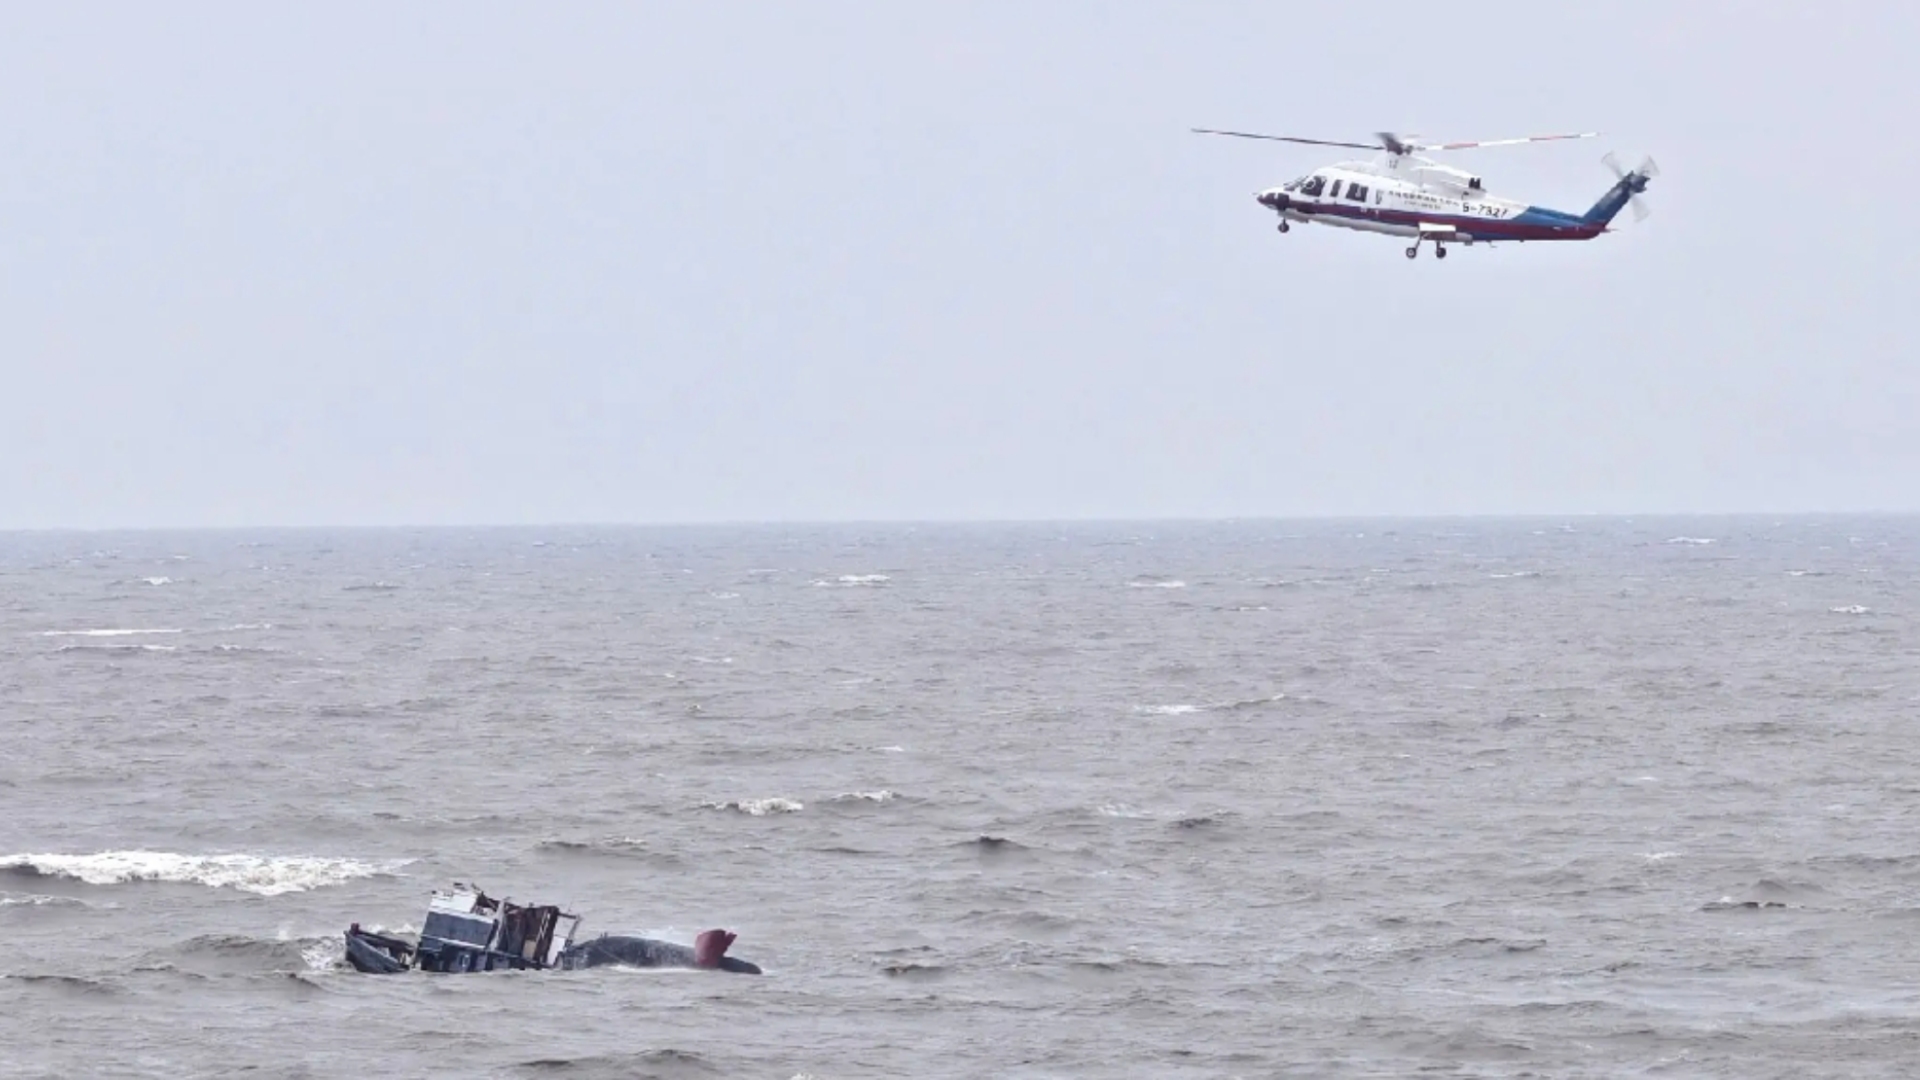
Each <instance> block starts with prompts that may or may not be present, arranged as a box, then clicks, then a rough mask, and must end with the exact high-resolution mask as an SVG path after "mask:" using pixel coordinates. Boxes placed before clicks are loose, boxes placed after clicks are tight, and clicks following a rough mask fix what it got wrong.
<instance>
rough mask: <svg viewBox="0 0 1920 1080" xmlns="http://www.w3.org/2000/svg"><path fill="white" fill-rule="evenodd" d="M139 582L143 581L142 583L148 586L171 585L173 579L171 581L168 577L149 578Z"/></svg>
mask: <svg viewBox="0 0 1920 1080" xmlns="http://www.w3.org/2000/svg"><path fill="white" fill-rule="evenodd" d="M140 580H141V581H144V582H146V583H147V584H149V585H171V584H173V579H172V578H170V577H149V578H141V579H140Z"/></svg>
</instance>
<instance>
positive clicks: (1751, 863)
mask: <svg viewBox="0 0 1920 1080" xmlns="http://www.w3.org/2000/svg"><path fill="white" fill-rule="evenodd" d="M1917 598H1920V522H1917V521H1914V520H1911V519H1891V518H1882V519H1810V518H1794V519H1786V520H1773V519H1751V520H1737V519H1712V520H1704V521H1703V520H1693V521H1657V520H1634V521H1628V520H1595V519H1578V520H1574V521H1571V522H1566V523H1562V522H1557V521H1555V522H1538V521H1531V522H1481V521H1441V522H1378V521H1375V522H1355V523H1333V522H1317V523H1238V524H1212V525H1197V524H1196V525H1161V524H1152V525H1098V526H1096V525H1073V526H1039V525H1034V526H1004V527H987V526H980V527H960V526H942V527H922V528H908V527H869V528H860V527H845V528H771V527H769V528H752V529H657V530H645V529H577V528H574V529H548V530H479V531H474V530H433V531H403V530H387V531H335V532H329V531H286V532H257V533H253V532H207V533H132V534H12V535H0V807H4V813H0V936H4V938H5V939H6V942H7V947H6V948H5V949H4V950H0V1077H42V1076H45V1077H72V1076H104V1077H123V1076H124V1077H177V1076H228V1075H236V1076H237V1075H246V1076H305V1077H362V1076H365V1075H369V1074H370V1073H373V1072H375V1071H376V1070H377V1072H378V1074H380V1075H392V1076H426V1075H445V1074H450V1073H456V1072H457V1073H458V1074H460V1075H465V1076H476V1077H495V1076H497V1077H548V1076H551V1077H596V1076H606V1077H641V1076H662V1077H687V1078H695V1077H769V1078H778V1080H789V1078H792V1077H795V1076H808V1077H817V1078H820V1080H833V1078H843V1077H907V1076H911V1077H978V1076H1000V1077H1142V1076H1154V1077H1176V1076H1193V1077H1233V1076H1244V1077H1256V1076H1258V1077H1268V1076H1381V1077H1401V1076H1410V1075H1414V1074H1420V1075H1437V1076H1449V1075H1459V1076H1485V1077H1517V1076H1554V1077H1571V1076H1715V1077H1763V1076H1848V1077H1870V1076H1901V1075H1908V1074H1910V1071H1911V1069H1912V1068H1913V1063H1914V1062H1915V1061H1917V1060H1920V946H1916V944H1915V940H1914V935H1915V931H1916V929H1920V830H1917V829H1916V824H1917V823H1920V822H1917V819H1916V814H1915V812H1914V808H1915V805H1916V796H1917V795H1920V767H1917V766H1920V726H1917V724H1916V721H1920V635H1917V634H1916V627H1915V622H1914V620H1915V616H1916V611H1920V608H1916V599H1917ZM456 879H457V880H462V881H473V882H477V883H479V884H481V885H483V886H484V887H486V888H487V889H488V890H489V891H491V892H493V893H495V894H501V893H505V894H508V895H510V896H512V897H514V898H516V899H522V900H531V901H558V902H561V903H565V904H568V905H571V906H573V907H574V908H575V909H577V910H579V911H580V912H582V913H583V914H584V915H585V916H586V919H587V928H588V929H589V930H590V931H593V930H600V931H610V932H627V933H647V934H652V935H655V936H662V937H669V938H673V939H676V940H681V941H690V940H691V939H692V937H693V935H694V934H695V933H697V932H698V931H699V930H701V929H704V928H707V927H710V926H716V927H726V928H730V929H732V930H734V931H736V932H737V933H738V934H739V935H740V937H739V942H738V943H737V944H736V945H735V947H734V953H735V954H736V955H739V956H742V957H744V958H746V959H749V960H753V961H755V962H757V963H759V964H761V965H762V966H763V967H765V968H766V969H767V972H768V974H766V975H765V976H763V977H760V978H751V977H738V976H730V975H724V974H718V973H707V972H630V971H608V970H604V969H599V970H592V971H583V972H567V973H516V974H495V975H470V976H428V975H408V976H396V977H386V978H381V977H373V976H364V975H359V974H356V973H354V972H352V971H350V970H347V969H345V968H344V967H343V965H342V963H341V960H340V944H339V942H340V939H339V932H340V930H341V929H343V928H344V927H345V926H346V925H347V924H348V923H350V922H355V921H358V922H361V923H363V924H368V925H374V926H382V927H387V928H390V929H408V928H412V927H414V926H417V924H418V922H419V919H420V915H421V912H422V909H423V907H424V901H425V896H426V893H427V891H428V890H429V889H431V888H433V887H435V886H439V885H444V884H447V883H449V882H450V881H453V880H456Z"/></svg>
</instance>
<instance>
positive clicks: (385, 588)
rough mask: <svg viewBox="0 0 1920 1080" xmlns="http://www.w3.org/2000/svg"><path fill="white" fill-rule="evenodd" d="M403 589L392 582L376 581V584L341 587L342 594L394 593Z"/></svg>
mask: <svg viewBox="0 0 1920 1080" xmlns="http://www.w3.org/2000/svg"><path fill="white" fill-rule="evenodd" d="M401 587H402V586H399V585H396V584H394V583H393V582H391V581H375V582H369V583H363V584H360V585H343V586H341V587H340V591H341V592H393V591H394V590H395V589H399V588H401Z"/></svg>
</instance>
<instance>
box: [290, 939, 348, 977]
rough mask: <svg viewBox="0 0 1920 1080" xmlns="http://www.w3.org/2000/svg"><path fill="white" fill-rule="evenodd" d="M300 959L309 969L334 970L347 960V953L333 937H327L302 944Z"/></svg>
mask: <svg viewBox="0 0 1920 1080" xmlns="http://www.w3.org/2000/svg"><path fill="white" fill-rule="evenodd" d="M300 959H301V961H302V962H304V963H305V964H306V965H307V970H308V971H332V970H333V969H334V968H337V967H340V966H341V965H343V964H344V963H345V962H346V954H345V953H344V952H343V951H342V949H341V947H340V946H338V945H335V944H334V943H333V939H332V938H325V939H322V940H320V941H311V942H308V943H307V944H305V945H303V946H301V948H300Z"/></svg>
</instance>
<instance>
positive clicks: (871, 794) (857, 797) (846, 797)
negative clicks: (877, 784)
mask: <svg viewBox="0 0 1920 1080" xmlns="http://www.w3.org/2000/svg"><path fill="white" fill-rule="evenodd" d="M897 797H898V796H896V795H894V793H893V792H891V791H888V790H887V789H886V788H881V789H880V790H879V791H843V792H841V793H840V794H838V795H835V796H834V797H833V801H834V802H870V803H884V802H892V801H893V800H894V799H895V798H897Z"/></svg>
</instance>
